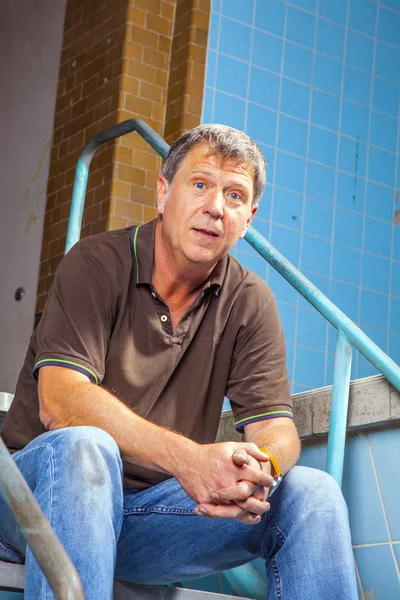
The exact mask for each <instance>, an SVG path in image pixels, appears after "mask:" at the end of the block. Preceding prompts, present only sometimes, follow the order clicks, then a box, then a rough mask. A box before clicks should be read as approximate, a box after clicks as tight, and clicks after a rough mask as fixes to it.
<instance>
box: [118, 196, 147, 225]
mask: <svg viewBox="0 0 400 600" xmlns="http://www.w3.org/2000/svg"><path fill="white" fill-rule="evenodd" d="M115 215H116V216H117V217H125V218H127V219H129V220H135V221H142V219H143V206H142V205H140V204H136V203H133V202H129V201H126V200H116V202H115Z"/></svg>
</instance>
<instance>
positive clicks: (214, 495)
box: [211, 492, 219, 500]
mask: <svg viewBox="0 0 400 600" xmlns="http://www.w3.org/2000/svg"><path fill="white" fill-rule="evenodd" d="M211 498H212V499H213V500H219V494H217V492H213V493H212V494H211Z"/></svg>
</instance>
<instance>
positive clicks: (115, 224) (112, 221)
mask: <svg viewBox="0 0 400 600" xmlns="http://www.w3.org/2000/svg"><path fill="white" fill-rule="evenodd" d="M125 227H128V220H127V219H124V218H123V217H115V216H114V215H111V216H110V218H109V220H108V225H107V230H108V231H114V230H115V229H124V228H125Z"/></svg>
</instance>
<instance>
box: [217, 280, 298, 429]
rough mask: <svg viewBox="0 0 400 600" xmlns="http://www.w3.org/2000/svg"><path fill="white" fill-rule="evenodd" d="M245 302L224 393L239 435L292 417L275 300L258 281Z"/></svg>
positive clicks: (283, 348)
mask: <svg viewBox="0 0 400 600" xmlns="http://www.w3.org/2000/svg"><path fill="white" fill-rule="evenodd" d="M261 284H262V285H261ZM262 286H264V287H265V289H264V290H263V289H262ZM245 303H246V308H245V309H244V310H245V312H246V313H247V317H246V322H245V323H243V325H242V326H241V327H240V328H239V330H238V334H237V337H236V342H235V347H234V352H233V357H232V362H231V368H230V374H229V380H228V386H227V391H226V396H227V397H228V398H229V400H230V402H231V406H232V411H233V414H234V418H235V428H236V429H237V430H238V431H240V432H243V428H244V426H245V425H248V424H249V423H254V422H256V421H262V420H265V419H271V418H275V417H289V418H293V413H292V402H291V397H290V386H289V380H288V373H287V369H286V350H285V340H284V335H283V330H282V325H281V321H280V318H279V314H278V309H277V306H276V302H275V298H274V296H273V294H272V292H271V291H270V290H269V288H268V287H267V286H266V284H265V282H262V281H261V280H260V281H259V284H257V285H254V286H252V287H251V292H250V293H247V298H246V300H245Z"/></svg>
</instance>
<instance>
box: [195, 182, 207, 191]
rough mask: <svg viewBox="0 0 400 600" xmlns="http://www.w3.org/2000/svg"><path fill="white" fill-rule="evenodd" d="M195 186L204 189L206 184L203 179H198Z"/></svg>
mask: <svg viewBox="0 0 400 600" xmlns="http://www.w3.org/2000/svg"><path fill="white" fill-rule="evenodd" d="M194 187H195V188H196V190H204V189H205V187H206V186H205V184H204V183H203V182H202V181H196V183H195V184H194Z"/></svg>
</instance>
